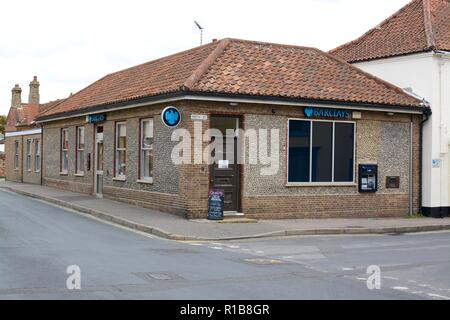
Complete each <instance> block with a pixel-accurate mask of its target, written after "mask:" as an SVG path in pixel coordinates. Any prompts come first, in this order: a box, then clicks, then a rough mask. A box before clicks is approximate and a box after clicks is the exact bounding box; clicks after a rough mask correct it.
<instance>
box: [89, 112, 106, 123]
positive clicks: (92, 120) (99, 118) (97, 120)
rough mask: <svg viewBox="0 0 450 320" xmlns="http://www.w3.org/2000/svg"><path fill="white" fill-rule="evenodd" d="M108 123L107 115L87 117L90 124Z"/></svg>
mask: <svg viewBox="0 0 450 320" xmlns="http://www.w3.org/2000/svg"><path fill="white" fill-rule="evenodd" d="M105 121H106V113H101V114H90V115H88V116H87V122H88V123H100V122H105Z"/></svg>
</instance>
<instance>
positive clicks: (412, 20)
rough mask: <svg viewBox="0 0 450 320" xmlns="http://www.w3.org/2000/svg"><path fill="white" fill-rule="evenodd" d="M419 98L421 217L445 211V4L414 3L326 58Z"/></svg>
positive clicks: (449, 98)
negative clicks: (423, 111) (425, 109)
mask: <svg viewBox="0 0 450 320" xmlns="http://www.w3.org/2000/svg"><path fill="white" fill-rule="evenodd" d="M330 53H331V54H334V55H336V56H338V57H340V58H341V59H343V60H346V61H347V62H349V63H352V64H354V65H355V66H357V67H359V68H361V69H362V70H364V71H366V72H369V73H371V74H373V75H375V76H377V77H380V78H382V79H384V80H386V81H388V82H391V83H393V84H395V85H397V86H399V87H401V88H403V89H405V90H407V91H410V92H413V93H414V94H415V95H419V96H420V97H423V98H424V99H425V100H426V101H427V102H428V103H429V104H430V107H431V112H432V115H431V116H429V117H427V116H426V115H424V121H425V122H424V125H423V139H422V148H423V153H422V212H423V214H425V215H427V216H433V217H442V216H448V215H449V211H450V153H449V151H450V148H449V143H450V0H414V1H412V2H411V3H409V4H408V5H407V6H405V7H403V8H402V9H401V10H400V11H398V12H397V13H395V14H394V15H393V16H391V17H389V18H388V19H386V20H385V21H383V22H382V23H381V24H380V25H378V26H377V27H376V28H374V29H372V30H370V31H368V32H367V33H366V34H364V35H363V36H362V37H360V38H359V39H357V40H354V41H352V42H350V43H347V44H345V45H343V46H340V47H338V48H336V49H334V50H332V51H331V52H330Z"/></svg>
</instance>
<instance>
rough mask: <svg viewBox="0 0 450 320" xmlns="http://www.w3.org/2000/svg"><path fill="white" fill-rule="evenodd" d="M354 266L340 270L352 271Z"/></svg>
mask: <svg viewBox="0 0 450 320" xmlns="http://www.w3.org/2000/svg"><path fill="white" fill-rule="evenodd" d="M353 270H355V268H342V271H353Z"/></svg>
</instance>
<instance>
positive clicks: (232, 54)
mask: <svg viewBox="0 0 450 320" xmlns="http://www.w3.org/2000/svg"><path fill="white" fill-rule="evenodd" d="M168 93H196V94H198V93H202V94H205V93H218V94H231V95H245V96H249V95H250V96H258V97H261V96H264V97H277V98H292V99H302V100H305V99H306V100H320V101H336V102H353V103H365V104H374V105H375V104H376V105H386V106H389V105H392V106H409V107H419V106H420V103H421V102H420V101H419V100H417V99H415V98H413V97H411V96H410V95H408V94H406V93H404V92H403V91H402V90H401V89H399V88H397V87H395V86H393V85H391V84H389V83H387V82H385V81H383V80H380V79H378V78H376V77H374V76H372V75H369V74H367V73H365V72H363V71H361V70H359V69H357V68H355V67H353V66H351V65H349V64H347V63H345V62H344V61H341V60H339V59H337V58H335V57H333V56H331V55H329V54H327V53H324V52H322V51H320V50H318V49H314V48H306V47H297V46H288V45H280V44H272V43H261V42H254V41H246V40H237V39H224V40H220V41H217V42H213V43H211V44H208V45H204V46H201V47H197V48H194V49H191V50H188V51H185V52H181V53H178V54H175V55H172V56H169V57H166V58H162V59H159V60H155V61H151V62H148V63H145V64H142V65H138V66H136V67H132V68H129V69H126V70H123V71H120V72H116V73H112V74H109V75H107V76H105V77H104V78H102V79H100V80H98V81H97V82H95V83H93V84H91V85H90V86H88V87H87V88H85V89H83V90H81V91H80V92H78V93H76V94H74V95H72V96H71V97H69V98H67V99H66V100H65V101H63V102H62V103H60V104H58V105H57V106H55V107H53V108H51V109H50V110H48V111H44V112H42V113H41V114H40V115H39V118H40V119H49V118H52V117H56V115H64V114H65V113H68V112H70V113H77V112H79V113H81V112H86V111H89V109H91V108H93V107H99V106H107V105H110V104H115V103H120V102H126V101H132V100H137V99H140V98H146V97H152V96H159V95H163V94H168Z"/></svg>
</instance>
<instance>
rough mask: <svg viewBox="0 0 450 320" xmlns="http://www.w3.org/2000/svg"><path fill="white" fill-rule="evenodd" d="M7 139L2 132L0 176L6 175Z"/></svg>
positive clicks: (0, 140)
mask: <svg viewBox="0 0 450 320" xmlns="http://www.w3.org/2000/svg"><path fill="white" fill-rule="evenodd" d="M4 148H5V139H4V136H3V134H1V133H0V178H2V177H4V176H5V175H6V168H5V166H6V163H5V157H6V155H5V149H4Z"/></svg>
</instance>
